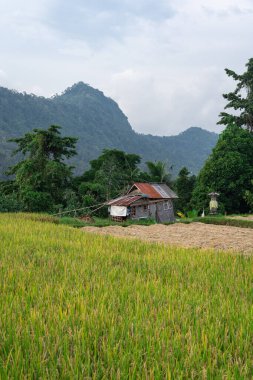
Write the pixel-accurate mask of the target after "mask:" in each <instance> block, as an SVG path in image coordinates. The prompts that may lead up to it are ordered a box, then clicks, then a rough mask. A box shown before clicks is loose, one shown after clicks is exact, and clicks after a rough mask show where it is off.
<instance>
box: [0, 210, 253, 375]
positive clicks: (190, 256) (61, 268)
mask: <svg viewBox="0 0 253 380" xmlns="http://www.w3.org/2000/svg"><path fill="white" fill-rule="evenodd" d="M252 258H253V256H252V257H245V256H241V255H233V254H228V253H215V252H212V251H201V250H194V249H181V248H178V249H175V248H170V247H165V246H162V245H156V244H146V243H142V242H138V241H132V240H120V239H117V238H113V237H103V236H95V235H93V234H92V235H90V234H87V233H84V232H82V231H80V230H76V229H73V228H71V227H68V226H64V225H57V224H54V223H52V222H51V221H50V218H44V219H43V218H42V217H40V216H37V217H36V216H34V215H33V216H32V219H31V217H30V216H29V215H24V214H23V215H22V214H20V215H18V214H17V215H15V214H1V215H0V378H1V379H251V378H252V376H253V260H252Z"/></svg>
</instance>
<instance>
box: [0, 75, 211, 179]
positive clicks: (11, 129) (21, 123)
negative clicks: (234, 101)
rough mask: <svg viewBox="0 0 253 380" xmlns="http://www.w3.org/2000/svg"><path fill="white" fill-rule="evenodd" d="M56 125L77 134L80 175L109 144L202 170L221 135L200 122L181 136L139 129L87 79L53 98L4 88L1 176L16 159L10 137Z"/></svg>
mask: <svg viewBox="0 0 253 380" xmlns="http://www.w3.org/2000/svg"><path fill="white" fill-rule="evenodd" d="M52 124H55V125H60V126H61V127H62V133H63V134H64V135H70V136H75V137H78V144H77V150H78V156H77V157H75V158H74V159H73V160H72V163H73V164H74V165H75V167H76V173H77V174H81V173H82V172H83V171H84V170H85V169H86V168H87V167H88V163H89V161H90V160H92V159H94V158H96V157H97V156H98V155H99V154H100V153H101V152H102V150H103V149H104V148H117V149H121V150H124V151H126V152H128V153H137V154H140V155H141V157H142V162H143V163H145V161H148V160H149V161H155V160H162V161H166V162H168V163H169V166H171V165H173V173H174V175H175V174H176V173H177V172H178V170H179V169H180V168H181V167H183V166H187V167H188V168H189V170H190V171H191V172H193V173H197V172H198V171H199V170H200V168H201V167H202V165H203V163H204V161H205V160H206V158H207V157H208V155H209V154H210V152H211V150H212V148H213V147H214V145H215V144H216V142H217V139H218V135H217V134H215V133H213V132H208V131H206V130H203V129H201V128H197V127H191V128H189V129H187V130H186V131H184V132H182V133H180V134H179V135H177V136H164V137H160V136H152V135H144V134H139V133H137V132H135V131H134V130H133V129H132V127H131V125H130V124H129V122H128V119H127V117H126V116H125V115H124V113H123V112H122V111H121V110H120V108H119V106H118V104H117V103H116V102H115V101H114V100H112V99H110V98H108V97H106V96H105V95H104V94H103V92H101V91H99V90H96V89H94V88H92V87H90V86H89V85H87V84H84V83H82V82H79V83H76V84H74V85H73V86H72V87H69V88H67V89H66V90H65V91H64V92H63V93H62V94H61V95H55V96H53V97H52V98H44V97H41V96H35V95H33V94H26V93H18V92H16V91H12V90H9V89H7V88H4V87H0V178H1V177H3V173H4V172H5V171H6V169H7V168H8V167H9V166H10V165H13V163H14V162H15V160H16V158H13V157H11V152H12V150H13V148H14V145H12V144H10V143H8V142H7V141H8V139H10V138H13V137H19V136H22V135H23V134H24V133H26V132H28V131H30V130H32V129H34V128H42V129H45V128H47V127H48V126H49V125H52Z"/></svg>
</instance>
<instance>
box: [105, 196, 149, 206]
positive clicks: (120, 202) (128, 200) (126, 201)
mask: <svg viewBox="0 0 253 380" xmlns="http://www.w3.org/2000/svg"><path fill="white" fill-rule="evenodd" d="M141 198H143V196H142V195H135V196H132V195H124V196H123V197H119V198H116V199H112V200H111V201H109V202H107V205H108V206H130V205H131V204H132V203H134V202H136V201H138V200H139V199H141Z"/></svg>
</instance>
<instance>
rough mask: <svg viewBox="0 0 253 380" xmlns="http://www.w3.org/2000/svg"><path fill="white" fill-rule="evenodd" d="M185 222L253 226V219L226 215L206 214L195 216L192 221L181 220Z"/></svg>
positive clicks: (242, 226)
mask: <svg viewBox="0 0 253 380" xmlns="http://www.w3.org/2000/svg"><path fill="white" fill-rule="evenodd" d="M180 222H183V223H191V222H201V223H205V224H216V225H221V226H231V227H241V228H253V221H251V220H243V219H232V218H229V217H225V216H206V217H204V218H193V219H191V221H188V220H187V219H185V220H183V219H182V220H180Z"/></svg>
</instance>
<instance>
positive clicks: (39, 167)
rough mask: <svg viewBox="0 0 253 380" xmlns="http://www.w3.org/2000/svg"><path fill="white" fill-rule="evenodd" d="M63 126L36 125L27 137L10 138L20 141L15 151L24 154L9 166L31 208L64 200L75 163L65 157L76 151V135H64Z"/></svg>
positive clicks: (26, 206) (39, 209)
mask: <svg viewBox="0 0 253 380" xmlns="http://www.w3.org/2000/svg"><path fill="white" fill-rule="evenodd" d="M60 129H61V127H59V126H55V125H52V126H50V127H49V128H48V129H47V130H40V129H34V130H33V131H32V132H29V133H26V134H25V135H24V137H20V138H16V139H12V140H10V141H12V142H15V143H16V144H18V148H17V149H16V150H15V151H14V154H16V153H18V152H21V153H22V154H23V155H24V156H25V158H24V160H22V161H21V162H19V163H18V164H17V165H15V166H13V167H12V168H10V170H9V172H8V174H10V175H15V183H16V185H17V187H18V192H19V196H20V199H21V201H22V202H23V204H24V208H25V209H26V210H29V211H48V210H50V209H51V208H52V206H53V204H57V203H61V202H62V199H63V193H64V191H65V189H66V188H67V187H68V186H69V183H70V180H71V176H72V167H70V166H68V165H67V164H66V163H65V162H64V159H65V158H70V157H72V156H73V155H75V154H76V151H75V144H76V141H77V139H76V138H74V137H62V136H61V133H60Z"/></svg>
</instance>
